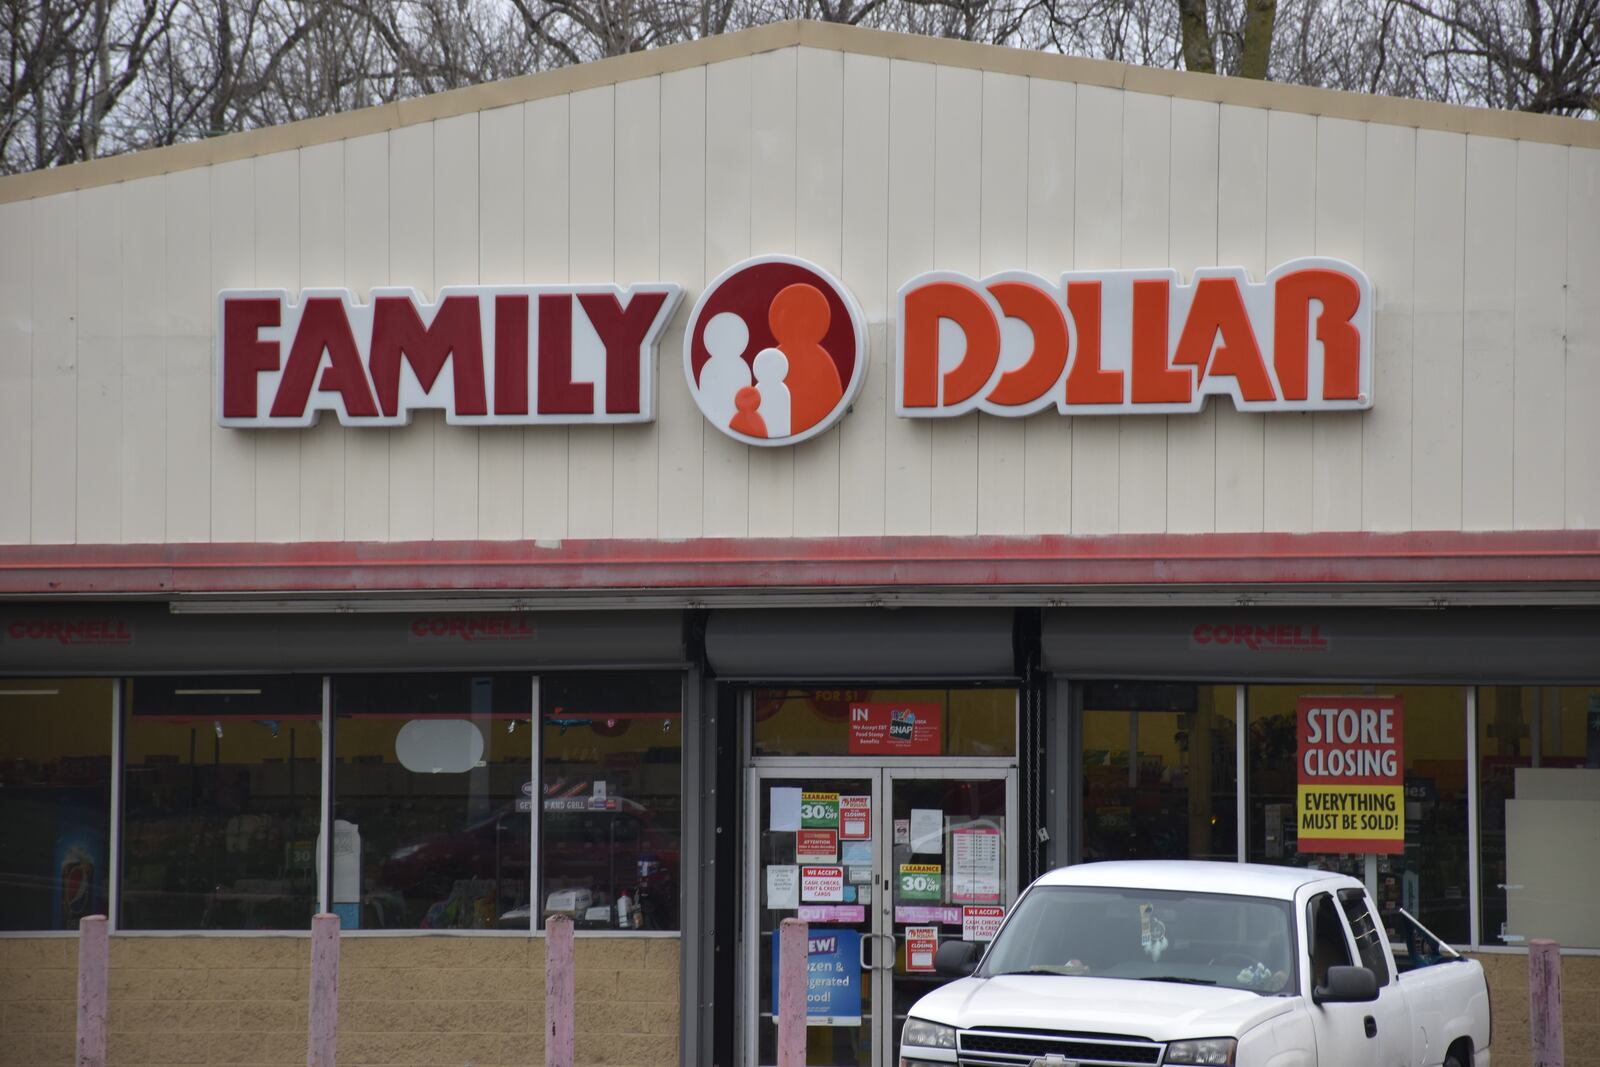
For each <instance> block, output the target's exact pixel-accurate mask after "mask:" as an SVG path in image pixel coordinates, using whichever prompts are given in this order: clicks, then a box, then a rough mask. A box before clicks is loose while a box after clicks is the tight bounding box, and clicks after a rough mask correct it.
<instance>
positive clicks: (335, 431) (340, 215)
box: [300, 141, 432, 541]
mask: <svg viewBox="0 0 1600 1067" xmlns="http://www.w3.org/2000/svg"><path fill="white" fill-rule="evenodd" d="M344 157H345V151H344V144H343V142H339V141H335V142H333V143H332V144H320V145H316V146H314V147H312V148H304V149H301V151H300V279H301V281H300V284H301V285H303V286H305V287H307V288H310V287H312V286H338V285H343V284H344V279H345V278H346V277H347V276H348V268H347V267H346V265H345V239H344V232H345V231H344V213H345V209H346V207H347V202H346V200H345V196H344V190H345V183H344ZM429 295H430V296H431V295H432V294H429ZM367 432H369V433H370V432H371V431H367ZM378 432H379V433H380V434H381V433H382V431H378ZM355 436H357V435H356V434H352V433H348V432H346V431H345V429H344V427H342V426H340V425H339V420H338V419H336V418H334V417H333V416H332V415H323V416H322V418H321V419H320V420H318V422H317V425H315V426H313V427H311V428H310V429H309V430H306V431H305V432H304V434H303V435H302V436H301V439H300V540H303V541H342V540H344V538H345V536H346V535H345V507H344V491H345V456H344V454H345V449H346V448H347V447H349V440H350V438H352V437H355Z"/></svg>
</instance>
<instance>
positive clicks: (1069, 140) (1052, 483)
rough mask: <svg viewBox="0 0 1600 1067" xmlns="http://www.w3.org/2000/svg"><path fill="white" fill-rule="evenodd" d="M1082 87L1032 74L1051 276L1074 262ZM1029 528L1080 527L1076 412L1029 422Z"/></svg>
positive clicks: (1031, 196)
mask: <svg viewBox="0 0 1600 1067" xmlns="http://www.w3.org/2000/svg"><path fill="white" fill-rule="evenodd" d="M1077 122H1078V108H1077V87H1076V86H1074V85H1070V84H1067V83H1065V82H1052V81H1045V80H1043V79H1041V78H1030V79H1029V80H1028V254H1027V260H1026V262H1025V263H1024V266H1026V267H1027V269H1029V270H1031V271H1033V272H1034V273H1036V274H1038V275H1040V276H1042V277H1045V278H1048V279H1050V280H1051V281H1055V280H1056V279H1058V278H1059V277H1060V276H1061V274H1062V273H1063V272H1064V271H1066V270H1067V269H1069V268H1070V267H1071V266H1072V234H1073V230H1072V220H1073V208H1074V196H1073V189H1074V183H1073V179H1074V173H1073V161H1074V159H1075V158H1076V156H1077ZM1022 433H1023V456H1022V462H1023V468H1024V470H1023V496H1022V508H1023V519H1022V524H1023V531H1024V532H1025V533H1030V534H1038V533H1052V532H1060V531H1063V530H1070V529H1072V420H1071V419H1064V418H1061V417H1060V416H1059V415H1054V414H1052V413H1051V412H1050V411H1046V412H1044V413H1043V414H1042V415H1040V416H1038V417H1035V418H1031V419H1026V420H1024V422H1023V430H1022Z"/></svg>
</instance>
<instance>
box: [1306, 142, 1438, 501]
mask: <svg viewBox="0 0 1600 1067" xmlns="http://www.w3.org/2000/svg"><path fill="white" fill-rule="evenodd" d="M1366 137H1367V154H1366V155H1367V167H1366V242H1365V245H1366V247H1365V249H1364V251H1363V253H1362V258H1361V260H1359V261H1358V262H1361V263H1362V264H1363V267H1364V269H1365V270H1366V271H1367V273H1368V275H1369V276H1375V277H1380V278H1382V279H1383V288H1382V289H1380V290H1377V300H1378V308H1377V312H1378V313H1377V315H1376V316H1375V318H1374V319H1373V327H1372V331H1373V357H1372V358H1373V395H1374V397H1376V398H1378V399H1376V400H1375V401H1374V404H1373V408H1372V410H1371V411H1368V412H1366V413H1365V414H1363V415H1362V416H1361V418H1360V419H1359V420H1350V421H1351V422H1353V423H1354V424H1355V425H1356V426H1358V427H1359V431H1360V436H1359V437H1357V438H1356V439H1354V440H1352V441H1349V442H1346V443H1344V450H1345V451H1346V452H1349V453H1352V454H1354V455H1356V456H1358V457H1359V458H1360V460H1361V468H1360V471H1359V472H1358V473H1359V476H1360V483H1361V502H1360V503H1361V525H1362V527H1363V528H1365V529H1368V530H1406V529H1410V527H1411V507H1412V504H1411V492H1412V470H1411V449H1412V433H1413V427H1414V419H1415V416H1414V412H1413V402H1414V400H1415V398H1416V390H1415V389H1414V388H1413V382H1414V374H1413V369H1412V361H1413V358H1414V357H1413V352H1414V349H1415V330H1416V325H1415V323H1416V313H1415V304H1416V293H1415V284H1414V281H1413V274H1414V271H1415V253H1416V229H1417V211H1416V201H1417V181H1416V179H1417V173H1416V163H1417V131H1416V130H1413V129H1410V128H1407V127H1401V126H1375V125H1371V124H1368V125H1367V128H1366ZM1446 388H1447V389H1448V385H1446ZM1326 417H1327V416H1319V418H1326Z"/></svg>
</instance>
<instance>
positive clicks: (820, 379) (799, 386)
mask: <svg viewBox="0 0 1600 1067" xmlns="http://www.w3.org/2000/svg"><path fill="white" fill-rule="evenodd" d="M832 320H833V312H832V311H830V310H829V308H828V298H827V297H825V296H823V295H822V292H821V290H819V289H818V288H817V287H816V286H814V285H807V284H805V283H804V282H799V283H796V284H794V285H790V286H787V287H785V288H784V289H783V290H781V291H780V292H779V293H778V295H777V296H775V297H773V298H772V307H771V308H770V309H769V310H768V311H767V324H768V325H770V326H771V327H772V335H773V337H775V338H777V341H778V350H779V351H780V352H782V353H783V354H784V356H786V357H787V358H788V360H789V375H788V377H787V378H786V379H785V384H787V385H788V386H789V395H790V397H791V407H790V415H789V432H790V433H791V434H797V433H801V432H803V431H805V430H808V429H810V428H811V427H813V426H815V425H816V424H817V423H819V422H821V421H822V420H823V419H825V418H827V417H828V414H829V413H830V412H832V411H833V409H834V408H835V407H837V406H838V404H839V401H840V400H841V399H842V398H843V397H844V383H843V382H841V381H840V380H839V368H838V367H837V366H836V365H835V364H834V362H833V358H832V357H831V356H829V355H828V353H827V350H825V349H824V348H823V347H822V339H823V337H825V336H826V335H827V333H828V324H829V323H830V322H831V321H832ZM735 428H736V429H737V427H735Z"/></svg>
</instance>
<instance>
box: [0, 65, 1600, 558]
mask: <svg viewBox="0 0 1600 1067" xmlns="http://www.w3.org/2000/svg"><path fill="white" fill-rule="evenodd" d="M1597 205H1600V152H1596V151H1594V150H1590V149H1571V148H1565V147H1560V146H1550V145H1541V144H1534V143H1526V142H1514V141H1506V140H1499V139H1494V138H1488V137H1482V136H1477V135H1471V136H1468V135H1461V134H1453V133H1445V132H1438V131H1432V130H1415V129H1411V128H1402V127H1395V126H1388V125H1382V124H1374V123H1368V122H1359V121H1352V120H1346V119H1332V118H1317V117H1313V116H1309V115H1305V114H1299V113H1294V112H1288V111H1266V110H1261V109H1255V108H1249V107H1243V106H1236V105H1217V104H1211V103H1205V102H1200V101H1192V100H1183V99H1170V98H1166V97H1160V96H1152V95H1148V94H1140V93H1131V92H1124V91H1121V90H1117V89H1111V88H1105V87H1100V86H1089V85H1073V84H1068V83H1062V82H1053V81H1048V80H1043V79H1033V78H1025V77H1021V76H1015V75H1009V74H997V73H984V72H980V71H976V70H970V69H964V68H955V67H937V66H934V65H931V64H927V63H919V62H914V61H910V60H889V59H884V58H881V57H872V56H863V55H856V54H851V53H843V52H836V51H826V50H820V49H815V48H785V49H780V50H776V51H772V52H768V53H762V54H758V55H754V56H748V57H741V58H734V59H729V60H726V61H723V62H718V63H714V64H711V65H709V66H706V67H698V68H691V69H688V70H684V71H678V72H674V73H669V74H663V75H659V76H651V77H645V78H640V79H637V80H634V81H628V82H624V83H621V84H619V85H616V86H602V87H598V88H591V89H586V90H583V91H580V92H574V93H572V94H570V95H562V96H556V97H551V98H548V99H542V100H536V101H531V102H529V103H526V104H515V105H512V106H508V107H503V108H499V109H496V110H491V111H485V112H482V113H478V114H471V115H466V116H460V117H456V118H449V119H442V120H439V121H436V122H428V123H422V124H419V125H415V126H410V127H405V128H401V129H397V130H394V131H392V132H389V133H379V134H373V135H369V136H363V137H359V138H354V139H351V140H348V141H342V142H335V143H331V144H326V145H320V146H316V147H310V148H305V149H301V150H295V151H287V152H280V153H274V154H269V155H265V156H261V157H257V158H255V159H252V160H244V161H240V162H235V163H227V164H220V165H217V166H213V167H205V168H197V169H195V170H191V171H182V172H177V173H174V174H170V175H166V176H164V177H159V178H147V179H139V180H134V181H129V182H126V183H123V184H121V185H115V186H106V187H103V188H97V189H88V190H84V191H82V192H77V193H69V194H62V195H60V196H54V197H48V198H43V199H39V200H35V201H31V202H23V203H15V204H5V205H0V248H4V249H5V253H4V254H3V255H0V451H3V452H4V454H5V455H7V456H8V459H9V461H8V462H7V463H6V464H4V465H0V499H4V500H5V501H6V506H5V507H3V508H0V542H6V543H19V542H34V543H68V542H74V541H76V542H112V543H115V542H135V541H147V542H159V541H200V540H207V539H209V540H216V541H251V540H262V541H289V540H341V539H343V540H385V539H394V540H410V539H430V538H433V539H450V540H458V539H459V540H470V539H474V538H488V539H516V538H530V539H536V540H551V539H562V538H609V537H626V538H656V537H662V538H686V537H700V536H722V537H744V536H763V537H780V538H781V537H791V536H793V537H811V536H832V535H835V534H846V535H869V536H871V535H880V534H890V535H895V534H927V533H939V534H956V535H969V534H986V535H1001V536H1006V535H1021V534H1041V533H1081V534H1109V533H1118V532H1123V533H1141V532H1174V533H1188V532H1205V531H1211V530H1217V531H1262V530H1266V531H1286V532H1297V531H1311V530H1356V529H1368V530H1406V529H1422V530H1430V529H1440V530H1452V529H1467V530H1477V529H1511V528H1522V529H1554V528H1562V527H1568V528H1593V527H1594V526H1595V525H1596V524H1597V523H1600V430H1597V429H1596V426H1597V425H1600V423H1597V421H1596V420H1595V419H1593V418H1592V417H1590V412H1592V410H1593V409H1594V408H1595V407H1596V406H1597V405H1600V312H1597V311H1596V310H1595V309H1596V308H1597V307H1600V301H1595V300H1594V299H1593V298H1592V294H1593V293H1594V292H1595V291H1596V288H1597V287H1600V251H1597V250H1596V248H1597V243H1596V242H1595V241H1592V240H1587V239H1580V238H1582V237H1584V236H1586V235H1589V234H1594V233H1596V232H1600V214H1597V213H1600V206H1597ZM762 252H781V253H793V254H798V255H801V256H804V257H807V258H809V259H811V260H813V261H815V262H817V263H818V264H820V265H821V266H823V267H825V268H826V269H828V270H829V271H832V272H834V273H836V274H837V275H839V276H840V277H841V278H842V279H843V280H844V282H845V283H846V284H847V285H848V286H849V287H850V288H851V290H852V292H853V293H854V294H855V296H856V297H857V300H858V302H859V303H860V304H861V306H862V308H863V311H864V313H865V315H866V318H867V330H868V337H869V347H870V355H869V363H868V371H867V377H866V381H865V384H864V386H863V388H862V390H861V393H860V394H859V396H858V398H857V400H856V403H855V405H854V408H853V410H852V411H851V412H850V414H849V415H848V416H846V417H845V418H844V419H843V420H842V421H841V422H840V424H839V425H838V426H836V427H835V428H833V429H832V430H830V431H829V432H827V433H824V434H821V435H819V436H818V437H817V438H815V439H814V440H812V441H809V442H806V443H805V444H803V445H802V446H800V447H797V448H777V449H752V448H749V447H746V446H744V445H741V444H738V443H736V442H734V441H732V440H731V439H729V438H728V437H726V436H725V435H724V434H722V433H720V432H717V431H716V430H715V429H713V428H711V427H708V426H707V425H706V424H705V421H704V419H703V418H701V417H700V415H699V413H698V410H697V409H696V408H695V406H694V404H693V401H692V400H691V398H690V395H689V391H688V386H687V384H686V382H685V380H684V374H683V351H682V336H681V335H682V325H683V322H684V320H685V315H686V312H687V308H688V307H689V306H691V305H692V303H693V301H694V300H695V298H696V297H698V295H699V294H700V292H701V290H702V289H703V287H704V286H705V284H706V283H707V282H708V281H709V280H710V279H711V278H712V277H714V276H715V275H717V274H718V273H720V272H721V271H722V270H724V269H725V268H726V267H728V266H729V265H731V264H732V263H734V262H736V261H737V260H740V259H743V258H744V257H746V256H749V255H752V254H756V253H762ZM1310 254H1322V255H1332V256H1339V257H1343V258H1347V259H1349V260H1351V261H1352V262H1354V263H1356V264H1357V265H1359V266H1361V267H1362V268H1363V269H1364V270H1365V271H1366V272H1367V273H1368V275H1369V276H1370V277H1371V279H1372V282H1373V286H1374V291H1375V294H1376V312H1377V319H1376V326H1375V331H1374V337H1375V343H1376V349H1375V351H1376V376H1375V385H1374V391H1375V398H1376V405H1375V407H1374V409H1373V410H1372V411H1371V412H1368V413H1365V414H1355V413H1325V414H1318V415H1271V416H1265V417H1264V416H1260V415H1242V414H1239V413H1238V412H1235V411H1233V410H1232V407H1231V405H1230V404H1228V403H1226V402H1221V403H1219V402H1216V401H1213V402H1212V404H1211V406H1210V407H1209V408H1208V410H1207V411H1205V412H1204V413H1202V414H1201V415H1198V416H1171V417H1164V416H1153V417H1145V418H1133V417H1129V418H1121V419H1107V418H1088V417H1082V418H1064V417H1062V416H1061V415H1059V414H1057V413H1056V412H1055V411H1054V410H1046V411H1044V412H1041V413H1039V414H1037V415H1035V416H1033V417H1031V418H1028V419H1024V420H1012V419H1001V418H995V417H991V416H987V415H983V416H979V415H971V416H967V417H965V418H960V419H951V420H907V419H900V418H897V417H895V416H894V414H893V397H894V382H893V380H892V379H893V370H892V367H891V352H892V347H893V342H894V337H895V330H896V328H897V324H896V323H895V322H894V321H893V314H894V308H895V293H896V290H897V289H898V288H899V286H900V285H901V284H902V283H903V282H904V281H905V280H907V279H908V278H910V277H911V276H913V275H915V274H917V273H919V272H921V271H925V270H930V269H934V268H943V269H950V270H957V271H962V272H965V273H967V274H970V275H973V276H982V275H987V274H991V273H994V272H996V271H1001V270H1006V269H1019V268H1020V269H1029V270H1033V271H1036V272H1038V273H1039V274H1042V275H1044V276H1045V277H1047V278H1052V279H1053V278H1054V277H1055V276H1056V275H1058V274H1059V273H1060V272H1061V271H1063V270H1068V269H1096V268H1110V267H1118V266H1123V267H1162V266H1171V267H1173V268H1174V269H1176V270H1177V271H1179V272H1180V274H1182V275H1183V276H1184V278H1185V279H1187V278H1188V277H1189V276H1191V275H1192V273H1193V272H1194V271H1195V270H1196V269H1197V268H1200V267H1204V266H1208V265H1212V264H1220V265H1226V266H1240V267H1243V268H1245V269H1247V270H1249V271H1250V272H1251V274H1252V275H1254V276H1256V277H1261V276H1262V275H1263V274H1264V273H1265V272H1266V271H1267V270H1269V269H1271V268H1272V267H1274V266H1276V265H1277V264H1279V263H1281V262H1283V261H1284V260H1287V259H1291V258H1294V257H1297V256H1304V255H1310ZM658 279H659V280H666V281H671V282H674V283H677V284H679V285H681V286H683V287H684V289H685V296H686V300H685V305H684V310H683V311H681V312H680V314H679V317H678V319H677V320H676V321H675V323H674V324H673V326H672V327H671V328H669V330H668V331H667V333H666V334H665V336H664V338H663V340H662V344H661V350H660V357H659V363H658V366H657V368H656V409H657V420H656V422H654V423H652V424H648V425H641V426H625V427H615V428H613V427H594V426H589V427H573V428H562V427H530V428H525V429H501V428H494V429H482V430H478V429H472V428H467V427H447V426H446V425H445V424H444V422H443V419H442V417H441V416H440V415H439V414H438V413H436V412H419V413H418V414H417V416H416V417H415V419H414V421H413V423H412V425H410V426H408V427H405V428H402V429H395V430H353V429H346V428H344V427H341V426H338V425H337V423H336V422H335V421H334V420H333V419H332V418H330V417H327V416H325V417H324V419H323V421H322V424H321V425H319V426H318V427H316V428H315V429H314V430H310V431H299V432H268V431H237V430H222V429H220V428H218V427H216V426H215V425H214V418H213V413H212V410H211V408H212V404H213V397H214V392H215V381H214V370H213V367H212V359H213V357H212V349H213V344H214V340H213V336H212V334H213V331H214V328H215V327H214V316H215V306H216V292H217V290H218V289H221V288H228V287H246V286H265V287H282V288H285V289H289V290H291V291H298V290H299V289H300V288H301V287H303V286H342V287H347V288H350V289H351V290H353V291H354V292H355V293H356V294H357V295H358V297H359V298H361V299H367V298H368V297H369V295H370V291H371V289H372V288H373V287H375V286H380V285H407V286H411V287H413V288H415V289H416V290H418V291H419V292H420V293H422V294H423V295H424V296H425V297H428V298H430V299H432V298H434V297H435V296H436V295H437V292H438V289H439V288H440V287H442V286H445V285H451V284H467V283H472V282H479V281H481V282H485V283H494V282H515V281H553V282H561V281H567V280H571V281H608V280H614V281H616V282H618V283H619V284H629V283H635V282H645V281H653V280H658Z"/></svg>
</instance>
